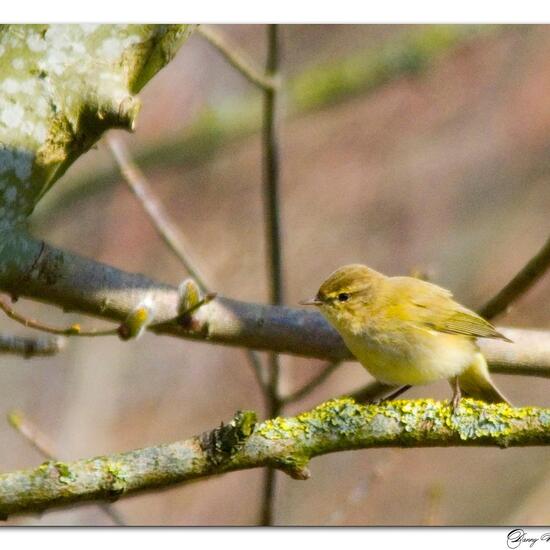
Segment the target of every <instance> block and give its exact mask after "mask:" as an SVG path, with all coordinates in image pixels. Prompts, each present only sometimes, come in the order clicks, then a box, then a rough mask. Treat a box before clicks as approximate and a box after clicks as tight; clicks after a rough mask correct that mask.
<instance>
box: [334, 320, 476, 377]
mask: <svg viewBox="0 0 550 550" xmlns="http://www.w3.org/2000/svg"><path fill="white" fill-rule="evenodd" d="M342 338H343V339H344V341H345V343H346V345H347V346H348V348H349V349H350V351H351V352H352V353H353V355H355V357H356V358H357V359H358V360H359V362H360V363H361V364H362V365H363V366H364V367H365V368H366V369H367V370H368V371H369V372H370V373H371V374H372V375H373V376H374V377H375V378H376V379H377V380H379V381H380V382H384V383H386V384H392V385H405V384H411V385H421V384H428V383H430V382H434V381H436V380H442V379H449V378H452V377H454V376H456V375H458V374H460V373H461V372H462V371H463V370H464V369H466V367H468V365H469V364H470V363H471V362H472V361H473V359H474V354H475V353H476V352H477V346H476V344H475V342H473V341H472V340H471V339H469V338H466V337H463V336H457V335H450V334H443V333H439V332H436V331H431V330H410V329H409V330H407V331H406V332H404V331H394V332H387V331H384V332H377V331H375V330H372V329H371V330H365V331H363V332H361V333H358V334H353V335H349V334H342Z"/></svg>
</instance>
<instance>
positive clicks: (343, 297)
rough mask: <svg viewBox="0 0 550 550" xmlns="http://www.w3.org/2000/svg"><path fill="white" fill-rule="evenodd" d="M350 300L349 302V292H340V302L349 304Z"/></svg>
mask: <svg viewBox="0 0 550 550" xmlns="http://www.w3.org/2000/svg"><path fill="white" fill-rule="evenodd" d="M348 300H349V294H348V293H347V292H340V294H338V301H339V302H347V301H348Z"/></svg>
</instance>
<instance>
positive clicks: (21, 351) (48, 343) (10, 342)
mask: <svg viewBox="0 0 550 550" xmlns="http://www.w3.org/2000/svg"><path fill="white" fill-rule="evenodd" d="M65 344H66V340H65V338H62V337H60V336H56V337H49V336H46V337H38V338H35V337H30V336H12V335H11V334H0V353H12V354H14V355H21V356H23V357H25V358H28V357H37V356H41V357H46V356H50V355H56V354H57V353H59V352H60V351H61V350H63V349H64V347H65Z"/></svg>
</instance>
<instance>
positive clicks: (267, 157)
mask: <svg viewBox="0 0 550 550" xmlns="http://www.w3.org/2000/svg"><path fill="white" fill-rule="evenodd" d="M278 71H279V33H278V26H277V25H268V26H267V61H266V67H265V72H266V75H267V76H268V78H276V76H277V74H278ZM277 103H278V94H277V89H276V88H273V87H272V88H265V90H264V97H263V122H262V148H263V166H262V167H263V195H264V210H265V228H266V242H267V247H266V248H267V265H268V268H269V282H270V285H269V301H270V303H271V304H272V305H281V304H282V303H283V269H282V243H281V240H282V239H281V206H280V204H281V201H280V198H279V195H280V190H279V184H280V167H279V140H278V133H277V120H276V115H277ZM279 378H280V360H279V356H278V355H277V354H276V353H271V354H270V355H269V371H268V380H267V386H266V397H267V408H268V411H267V414H268V416H270V417H274V416H278V415H279V413H280V411H281V406H282V403H281V397H280V395H279ZM275 481H276V480H275V470H274V469H272V468H268V469H267V470H266V471H265V477H264V487H263V498H262V506H261V512H260V514H261V520H260V524H261V525H272V523H273V509H274V506H275Z"/></svg>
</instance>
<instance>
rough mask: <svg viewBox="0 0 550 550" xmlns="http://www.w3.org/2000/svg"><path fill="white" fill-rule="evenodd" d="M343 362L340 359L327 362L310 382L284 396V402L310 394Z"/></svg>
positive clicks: (291, 401)
mask: <svg viewBox="0 0 550 550" xmlns="http://www.w3.org/2000/svg"><path fill="white" fill-rule="evenodd" d="M341 364H342V363H341V362H340V361H332V362H330V363H327V364H326V365H325V366H324V367H323V368H322V369H321V371H320V372H319V373H317V374H316V375H315V376H314V377H313V378H312V379H311V380H310V381H309V382H306V383H305V384H304V385H303V386H302V387H301V388H299V389H298V390H296V391H295V392H292V393H289V394H288V395H286V396H284V397H283V398H282V402H283V404H285V405H287V404H289V403H294V402H295V401H299V400H300V399H303V398H304V397H306V396H307V395H309V394H310V393H311V392H312V391H313V390H314V389H315V388H317V387H318V386H320V385H321V384H322V383H323V382H324V381H325V380H326V379H327V378H328V377H329V376H330V375H331V374H332V373H333V372H334V371H335V370H336V369H337V368H338V367H340V365H341Z"/></svg>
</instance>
